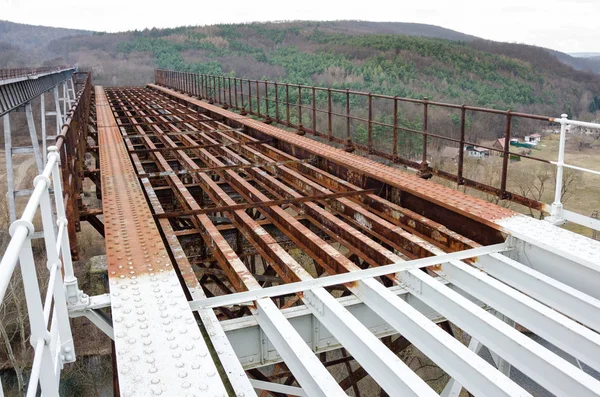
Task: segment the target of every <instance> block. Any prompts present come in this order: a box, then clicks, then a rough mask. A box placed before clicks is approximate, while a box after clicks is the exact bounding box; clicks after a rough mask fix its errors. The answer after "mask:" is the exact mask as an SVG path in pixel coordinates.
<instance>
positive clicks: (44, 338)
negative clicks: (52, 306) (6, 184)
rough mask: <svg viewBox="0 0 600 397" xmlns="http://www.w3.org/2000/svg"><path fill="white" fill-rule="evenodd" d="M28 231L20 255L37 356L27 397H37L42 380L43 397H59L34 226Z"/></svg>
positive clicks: (31, 340) (32, 338) (32, 343)
mask: <svg viewBox="0 0 600 397" xmlns="http://www.w3.org/2000/svg"><path fill="white" fill-rule="evenodd" d="M17 222H20V221H17ZM13 225H15V223H13ZM29 225H31V223H29ZM28 229H29V230H30V233H29V235H28V236H27V238H26V239H25V242H24V243H23V247H22V248H21V252H20V253H19V261H20V263H21V275H22V278H23V289H24V291H25V300H26V302H27V312H28V314H29V328H30V330H31V336H30V338H29V341H30V343H31V345H32V346H33V348H34V349H35V353H36V354H35V355H34V360H33V365H32V369H31V374H32V375H31V377H30V383H29V386H28V388H27V390H28V392H27V396H35V395H36V389H37V387H36V386H37V381H36V379H35V378H37V377H39V382H40V388H41V390H42V394H43V395H44V396H56V397H58V381H57V379H56V373H55V372H54V363H53V362H52V352H51V351H50V340H51V336H50V333H49V332H48V329H47V328H46V324H45V323H44V310H43V308H42V300H41V296H40V286H39V283H38V279H37V275H36V271H35V261H34V259H33V250H32V247H31V236H32V235H33V225H31V226H30V227H28ZM32 381H33V382H32Z"/></svg>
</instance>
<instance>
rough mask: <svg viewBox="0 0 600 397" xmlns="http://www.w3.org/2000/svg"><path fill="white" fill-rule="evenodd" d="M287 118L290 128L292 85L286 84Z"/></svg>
mask: <svg viewBox="0 0 600 397" xmlns="http://www.w3.org/2000/svg"><path fill="white" fill-rule="evenodd" d="M285 117H286V122H287V126H288V127H290V85H289V84H288V83H285Z"/></svg>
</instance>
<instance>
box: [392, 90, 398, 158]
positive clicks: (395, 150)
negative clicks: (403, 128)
mask: <svg viewBox="0 0 600 397" xmlns="http://www.w3.org/2000/svg"><path fill="white" fill-rule="evenodd" d="M393 128H394V129H393V134H394V138H393V145H394V147H393V149H392V156H394V162H397V161H398V97H397V96H395V97H394V127H393Z"/></svg>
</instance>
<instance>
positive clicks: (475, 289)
mask: <svg viewBox="0 0 600 397" xmlns="http://www.w3.org/2000/svg"><path fill="white" fill-rule="evenodd" d="M442 271H443V272H444V274H445V277H446V278H447V280H448V281H450V282H451V283H453V284H454V285H456V286H458V287H460V288H462V289H463V290H465V291H466V292H468V293H469V294H471V295H473V296H475V297H477V298H479V299H481V300H483V301H485V302H486V303H487V304H489V305H490V306H492V307H493V308H494V309H496V310H498V311H500V312H502V313H503V314H504V315H506V316H508V317H509V318H511V319H512V320H514V321H516V322H518V323H519V324H521V325H523V326H525V327H526V328H528V329H530V330H531V331H533V332H534V333H535V334H537V335H539V336H541V337H542V338H544V339H545V340H547V341H548V342H550V343H552V344H554V345H555V346H557V347H558V348H560V349H562V350H564V351H565V352H567V353H569V354H572V355H573V356H575V357H576V358H579V359H580V360H581V361H583V362H584V363H586V364H588V365H589V366H590V367H592V368H594V369H596V370H600V334H598V333H596V332H594V331H592V330H590V329H588V328H586V327H584V326H582V325H580V324H578V323H576V322H575V321H573V320H571V319H569V318H568V317H566V316H564V315H562V314H560V313H558V312H556V311H555V310H553V309H551V308H549V307H548V306H545V305H543V304H541V303H539V302H537V301H535V300H534V299H532V298H530V297H528V296H526V295H524V294H522V293H520V292H519V291H516V290H515V289H513V288H511V287H509V286H507V285H506V284H504V283H502V282H500V281H498V280H495V279H493V278H492V277H490V276H488V275H487V274H485V273H484V272H483V271H481V270H478V269H474V268H473V267H471V266H469V265H467V264H465V263H462V262H459V261H452V262H450V263H447V264H444V265H442Z"/></svg>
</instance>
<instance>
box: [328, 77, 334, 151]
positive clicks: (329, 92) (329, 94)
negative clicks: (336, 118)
mask: <svg viewBox="0 0 600 397" xmlns="http://www.w3.org/2000/svg"><path fill="white" fill-rule="evenodd" d="M331 112H332V109H331V88H328V89H327V138H328V139H329V141H333V124H332V120H331Z"/></svg>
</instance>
